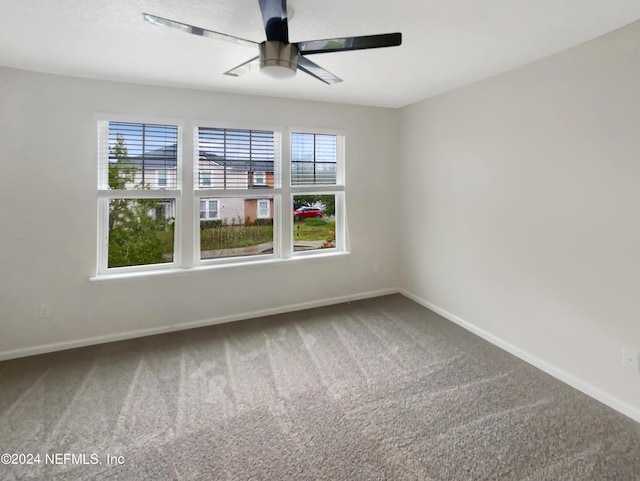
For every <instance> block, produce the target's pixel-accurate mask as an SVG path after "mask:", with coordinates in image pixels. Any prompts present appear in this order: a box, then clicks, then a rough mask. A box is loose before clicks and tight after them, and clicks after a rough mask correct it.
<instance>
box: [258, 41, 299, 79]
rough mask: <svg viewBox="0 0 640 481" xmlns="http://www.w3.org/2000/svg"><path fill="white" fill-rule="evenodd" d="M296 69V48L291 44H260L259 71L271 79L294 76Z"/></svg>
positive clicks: (272, 42)
mask: <svg viewBox="0 0 640 481" xmlns="http://www.w3.org/2000/svg"><path fill="white" fill-rule="evenodd" d="M297 69H298V47H296V45H294V44H291V43H283V42H278V41H275V40H267V41H265V42H262V43H261V44H260V70H261V71H262V72H263V73H265V74H266V75H268V76H269V77H272V78H277V79H284V78H291V77H293V76H295V74H296V70H297Z"/></svg>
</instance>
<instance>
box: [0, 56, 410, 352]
mask: <svg viewBox="0 0 640 481" xmlns="http://www.w3.org/2000/svg"><path fill="white" fill-rule="evenodd" d="M0 85H2V88H1V89H0V96H1V97H0V105H1V106H2V108H1V109H0V145H1V146H2V148H1V149H0V169H1V172H2V189H1V190H0V225H1V226H2V235H1V236H0V282H1V289H0V319H2V322H0V357H11V356H15V355H19V354H28V353H31V352H38V350H48V349H52V348H58V347H63V346H69V345H74V342H76V341H79V342H80V343H81V340H83V339H87V338H92V340H91V342H94V341H97V340H108V339H113V338H118V337H121V336H124V335H126V333H128V332H132V331H142V332H154V329H156V330H157V329H161V328H163V327H167V326H173V325H178V324H184V323H198V322H200V321H203V322H208V321H210V320H221V319H229V318H242V317H245V316H247V315H254V314H255V313H260V312H273V311H274V310H279V309H285V310H286V309H289V308H293V307H304V306H309V305H315V304H321V303H324V302H331V301H332V300H335V299H345V300H346V299H347V298H350V297H358V296H367V295H370V294H372V293H378V292H379V291H381V290H383V291H384V290H387V289H390V288H394V287H395V286H397V284H398V277H397V265H398V261H397V258H396V254H395V252H396V250H395V246H396V245H397V240H396V237H395V235H396V229H394V228H393V225H394V220H393V215H392V214H393V212H394V210H393V203H392V202H391V200H390V199H391V198H392V196H389V195H388V194H387V193H388V192H389V191H390V188H391V187H390V186H391V185H392V186H394V188H395V185H396V184H397V182H396V175H397V174H396V172H397V159H396V158H394V155H397V152H398V145H397V139H398V135H397V118H398V117H399V112H397V111H393V110H387V109H377V108H365V107H353V106H345V105H334V104H328V103H314V102H301V101H287V100H278V99H273V98H266V97H249V96H240V95H229V94H217V93H211V92H203V91H193V90H183V89H171V88H161V87H148V86H142V85H133V84H124V83H115V82H102V81H95V80H82V79H76V78H69V77H62V76H54V75H44V74H38V73H31V72H26V71H19V70H12V69H3V68H0ZM95 113H116V114H123V115H144V116H160V117H173V118H183V119H187V120H209V121H221V122H233V123H234V125H237V124H239V123H250V124H251V125H254V124H259V125H265V124H268V125H274V126H291V125H292V126H297V127H302V128H304V127H311V128H313V127H315V128H334V129H343V130H344V132H345V135H346V139H347V141H346V158H347V160H346V178H347V181H348V189H347V193H346V196H347V215H348V221H349V237H350V241H351V246H352V253H351V255H349V256H344V257H339V258H335V259H328V260H323V261H301V262H289V263H286V264H280V265H271V266H260V267H240V268H235V269H215V270H208V271H200V272H191V273H186V274H182V275H177V276H168V277H148V278H144V279H130V280H126V281H118V282H117V281H110V282H100V283H91V282H90V281H89V278H90V277H91V276H93V275H95V272H96V222H97V220H96V218H97V206H96V183H97V181H96V168H97V160H96V151H97V148H96V133H97V129H96V121H95V120H94V114H95ZM186 128H189V127H188V126H187V125H185V129H186ZM185 155H186V153H185ZM390 159H393V160H394V162H391V161H390ZM43 302H49V303H51V304H52V306H53V316H52V317H51V318H50V319H40V318H39V305H40V304H41V303H43ZM56 343H61V344H59V345H56ZM50 344H54V346H48V347H47V346H46V345H50ZM42 346H45V347H42Z"/></svg>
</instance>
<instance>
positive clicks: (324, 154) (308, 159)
mask: <svg viewBox="0 0 640 481" xmlns="http://www.w3.org/2000/svg"><path fill="white" fill-rule="evenodd" d="M337 147H338V145H337V136H335V135H326V134H306V133H293V134H292V135H291V185H324V184H335V183H336V172H337V163H338V162H337V161H338V151H337Z"/></svg>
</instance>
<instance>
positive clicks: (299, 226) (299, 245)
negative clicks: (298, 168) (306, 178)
mask: <svg viewBox="0 0 640 481" xmlns="http://www.w3.org/2000/svg"><path fill="white" fill-rule="evenodd" d="M335 246H336V196H335V194H309V195H295V196H294V197H293V250H294V251H296V252H298V251H308V250H317V249H330V248H334V247H335Z"/></svg>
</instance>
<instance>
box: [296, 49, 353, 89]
mask: <svg viewBox="0 0 640 481" xmlns="http://www.w3.org/2000/svg"><path fill="white" fill-rule="evenodd" d="M298 70H302V71H303V72H304V73H308V74H309V75H311V76H312V77H315V78H317V79H318V80H320V81H321V82H324V83H326V84H337V83H340V82H342V79H341V78H339V77H336V76H335V75H333V74H332V73H331V72H329V71H328V70H325V69H323V68H322V67H321V66H320V65H318V64H317V63H313V62H312V61H311V60H309V59H308V58H306V57H303V56H302V55H298Z"/></svg>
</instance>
